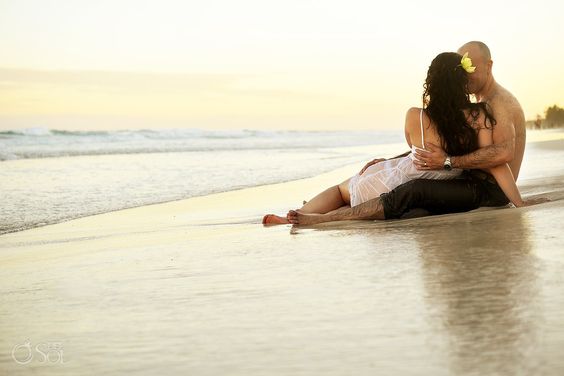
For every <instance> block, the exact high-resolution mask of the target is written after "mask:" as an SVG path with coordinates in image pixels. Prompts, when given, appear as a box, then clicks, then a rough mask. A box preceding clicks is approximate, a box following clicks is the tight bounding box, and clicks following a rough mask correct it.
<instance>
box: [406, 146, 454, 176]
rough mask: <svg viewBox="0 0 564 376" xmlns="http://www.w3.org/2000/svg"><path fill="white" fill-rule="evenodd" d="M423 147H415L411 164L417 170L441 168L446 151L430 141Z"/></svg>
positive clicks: (442, 167)
mask: <svg viewBox="0 0 564 376" xmlns="http://www.w3.org/2000/svg"><path fill="white" fill-rule="evenodd" d="M425 149H426V150H423V149H420V148H416V149H415V160H414V161H413V164H415V167H416V168H417V169H418V170H442V169H444V167H445V166H444V164H445V160H446V157H447V153H445V151H444V150H443V149H442V148H441V147H440V146H438V145H435V144H432V143H430V142H426V143H425Z"/></svg>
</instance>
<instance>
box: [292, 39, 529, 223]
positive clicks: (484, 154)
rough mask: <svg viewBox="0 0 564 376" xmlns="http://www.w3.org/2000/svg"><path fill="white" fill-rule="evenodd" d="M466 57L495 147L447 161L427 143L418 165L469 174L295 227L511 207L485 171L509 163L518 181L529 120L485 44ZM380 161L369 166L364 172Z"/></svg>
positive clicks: (407, 187) (471, 46) (408, 186)
mask: <svg viewBox="0 0 564 376" xmlns="http://www.w3.org/2000/svg"><path fill="white" fill-rule="evenodd" d="M466 52H468V56H469V57H470V58H471V59H472V62H473V64H474V66H475V67H476V70H475V71H474V73H473V74H471V75H469V82H468V86H469V88H468V89H469V91H470V92H471V93H474V94H475V95H476V99H477V100H478V101H480V102H487V103H488V104H489V105H490V106H491V109H492V111H493V115H494V118H495V119H496V121H497V124H496V125H495V126H494V128H493V132H492V138H493V144H492V145H490V146H487V147H483V148H480V149H478V150H476V151H474V152H472V153H470V154H466V155H463V156H448V155H447V154H446V153H445V151H444V150H443V149H442V148H441V147H440V146H438V145H434V144H427V143H426V144H425V146H426V149H427V151H422V152H418V153H417V154H416V156H417V158H418V159H419V161H415V163H416V165H417V168H418V169H421V170H437V169H443V168H449V167H452V168H462V169H466V170H470V171H468V172H467V173H465V174H464V178H462V179H454V180H427V179H418V180H412V181H410V182H407V183H405V184H403V185H400V186H399V187H397V188H396V189H394V190H392V191H391V192H389V193H385V194H383V195H381V196H380V197H378V198H375V199H373V200H370V201H367V202H365V203H363V204H360V205H358V206H355V207H353V208H351V207H348V206H347V207H342V208H339V209H337V210H334V211H332V212H329V213H326V214H312V213H304V212H301V211H296V210H291V211H290V212H288V215H287V218H288V220H289V221H290V223H292V224H300V225H308V224H316V223H321V222H330V221H342V220H353V219H394V218H404V217H410V216H415V215H411V214H410V213H415V212H417V210H419V211H421V210H422V211H424V212H425V213H426V214H445V213H456V212H463V211H468V210H472V209H476V208H478V207H480V206H503V205H507V204H508V203H509V201H508V200H507V198H506V197H505V195H504V194H503V192H502V191H501V189H500V188H499V186H498V185H497V183H496V181H495V179H493V177H492V176H491V175H489V174H487V173H485V172H484V171H481V170H480V169H487V168H491V167H495V166H498V165H501V164H504V163H508V164H509V167H510V169H511V172H512V173H513V176H514V178H515V180H517V177H518V176H519V170H520V168H521V162H522V161H523V154H524V152H525V142H526V132H525V116H524V114H523V109H522V108H521V105H520V104H519V102H518V101H517V99H516V98H515V97H514V96H513V95H512V94H511V93H510V92H509V91H507V90H506V89H505V88H503V87H502V86H501V85H499V84H498V83H497V82H496V81H495V79H494V77H493V74H492V65H493V61H492V60H491V54H490V50H489V48H488V47H487V46H486V45H485V44H484V43H482V42H477V41H473V42H468V43H466V44H464V45H463V46H462V47H460V48H459V49H458V53H459V54H461V55H463V54H464V53H466ZM381 160H382V159H375V160H373V161H371V162H369V163H368V164H367V165H366V166H365V167H364V169H363V170H362V171H364V170H365V169H366V168H367V167H369V166H371V165H372V164H375V163H378V162H379V161H381ZM362 171H361V173H362ZM529 203H532V202H529Z"/></svg>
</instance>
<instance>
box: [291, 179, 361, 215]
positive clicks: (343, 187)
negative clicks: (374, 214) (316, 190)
mask: <svg viewBox="0 0 564 376" xmlns="http://www.w3.org/2000/svg"><path fill="white" fill-rule="evenodd" d="M350 180H351V179H350V178H349V179H347V180H345V181H344V182H342V183H341V184H339V185H335V186H333V187H331V188H328V189H326V190H324V191H323V192H321V193H320V194H318V195H317V196H315V197H314V198H312V199H311V200H309V201H308V202H306V203H305V204H304V206H302V207H301V209H300V211H301V212H304V213H319V214H325V213H328V212H330V211H332V210H335V209H338V208H340V207H342V206H345V205H348V204H349V203H350V202H351V196H350V193H349V181H350Z"/></svg>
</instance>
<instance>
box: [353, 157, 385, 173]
mask: <svg viewBox="0 0 564 376" xmlns="http://www.w3.org/2000/svg"><path fill="white" fill-rule="evenodd" d="M385 160H386V158H376V159H373V160H371V161H370V162H368V163H367V164H366V165H365V166H364V167H363V168H362V170H360V172H359V173H358V174H359V175H362V174H363V173H364V171H366V169H367V168H368V167H370V166H372V165H375V164H376V163H380V162H383V161H385Z"/></svg>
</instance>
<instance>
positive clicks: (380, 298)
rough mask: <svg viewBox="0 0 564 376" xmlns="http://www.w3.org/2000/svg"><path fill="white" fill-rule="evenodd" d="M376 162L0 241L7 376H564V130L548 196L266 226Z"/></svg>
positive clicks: (532, 179) (0, 353)
mask: <svg viewBox="0 0 564 376" xmlns="http://www.w3.org/2000/svg"><path fill="white" fill-rule="evenodd" d="M359 155H360V154H359ZM363 164H364V163H360V162H355V163H350V164H347V165H346V166H344V167H340V168H337V169H334V170H332V171H329V172H325V173H323V174H320V175H317V176H315V177H311V178H306V179H299V180H292V181H288V182H282V183H277V184H267V185H261V186H255V187H250V188H244V189H238V190H231V191H228V192H221V193H215V194H208V195H205V196H200V197H192V198H189V199H185V200H177V201H171V202H166V203H159V204H152V205H144V206H139V207H134V208H128V209H124V210H118V211H111V212H107V213H103V214H97V215H90V216H86V217H82V218H77V219H72V220H68V221H65V222H61V223H56V224H52V225H47V226H42V227H35V228H30V229H27V230H24V231H18V232H12V233H6V234H3V235H0V265H1V266H2V267H1V269H0V333H2V335H1V336H0V374H9V375H26V374H34V373H35V374H45V375H76V374H88V375H90V374H91V375H98V374H108V375H114V374H115V375H118V374H124V373H130V372H132V373H133V372H134V373H136V374H147V375H149V374H158V373H166V374H179V373H182V374H189V375H319V374H324V375H351V374H354V375H374V374H376V375H492V374H496V375H561V374H564V360H562V357H561V354H562V351H563V349H564V252H563V251H562V234H563V233H564V214H562V213H564V211H563V209H564V200H562V199H563V198H564V167H563V166H564V135H563V133H562V132H551V133H542V132H539V133H537V134H535V136H534V137H531V141H530V142H529V143H528V145H527V151H526V154H525V162H524V165H523V168H522V172H521V175H520V177H519V181H518V185H519V188H520V190H521V192H522V194H523V196H524V197H538V196H542V197H548V198H550V199H551V201H550V202H547V203H543V204H539V205H535V206H531V207H526V208H519V209H517V208H496V209H491V208H481V209H478V210H476V211H472V212H469V213H458V214H450V215H443V216H434V217H425V218H418V219H410V220H401V221H396V220H394V221H350V222H335V223H328V224H322V225H317V226H311V227H292V226H289V225H282V226H272V227H264V226H262V225H261V224H260V219H261V218H262V215H263V214H266V213H277V214H284V213H285V212H286V211H287V210H288V209H293V208H296V207H298V206H299V203H301V202H302V200H307V199H310V198H311V197H313V195H315V194H316V193H318V192H319V191H320V190H322V189H324V188H326V187H328V186H330V185H333V184H336V183H338V182H340V181H342V180H344V179H345V178H347V177H349V176H351V175H352V174H354V173H356V172H358V171H359V170H360V168H361V167H362V166H363Z"/></svg>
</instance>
